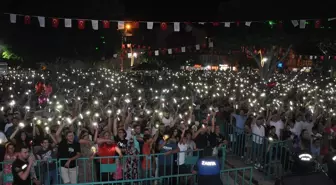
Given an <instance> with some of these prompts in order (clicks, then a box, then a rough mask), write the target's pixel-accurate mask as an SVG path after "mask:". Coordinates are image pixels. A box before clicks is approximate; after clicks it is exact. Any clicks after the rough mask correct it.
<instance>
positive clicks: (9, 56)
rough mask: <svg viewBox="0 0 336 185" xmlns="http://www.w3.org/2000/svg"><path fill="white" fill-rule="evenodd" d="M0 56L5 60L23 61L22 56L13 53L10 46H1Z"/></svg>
mask: <svg viewBox="0 0 336 185" xmlns="http://www.w3.org/2000/svg"><path fill="white" fill-rule="evenodd" d="M0 51H1V58H3V59H6V60H19V61H23V58H22V57H20V56H18V55H17V54H15V53H14V52H13V51H12V50H11V49H10V48H8V47H6V46H3V47H2V48H1V50H0Z"/></svg>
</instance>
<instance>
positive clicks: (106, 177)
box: [96, 131, 123, 181]
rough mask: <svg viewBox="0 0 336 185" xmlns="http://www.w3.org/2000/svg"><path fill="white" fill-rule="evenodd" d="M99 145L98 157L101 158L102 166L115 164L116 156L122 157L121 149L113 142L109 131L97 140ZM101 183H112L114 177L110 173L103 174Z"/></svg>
mask: <svg viewBox="0 0 336 185" xmlns="http://www.w3.org/2000/svg"><path fill="white" fill-rule="evenodd" d="M96 142H97V144H98V153H97V154H98V156H99V157H101V159H99V162H100V164H114V163H115V158H114V157H115V155H116V154H118V155H119V156H120V157H122V156H123V155H122V152H121V150H120V148H119V147H118V146H117V145H116V144H115V142H113V141H112V140H111V133H110V132H108V131H104V132H103V133H102V138H100V139H97V141H96ZM100 180H101V181H111V180H112V177H111V176H110V174H109V173H101V179H100Z"/></svg>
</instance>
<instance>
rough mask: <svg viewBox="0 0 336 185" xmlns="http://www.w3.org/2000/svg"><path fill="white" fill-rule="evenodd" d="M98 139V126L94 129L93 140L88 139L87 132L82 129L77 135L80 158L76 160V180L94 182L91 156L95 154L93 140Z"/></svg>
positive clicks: (93, 167)
mask: <svg viewBox="0 0 336 185" xmlns="http://www.w3.org/2000/svg"><path fill="white" fill-rule="evenodd" d="M97 139H98V128H97V127H96V129H95V134H94V140H93V141H92V140H90V136H89V132H88V131H87V130H84V129H83V130H82V131H81V133H80V135H79V144H80V149H81V151H80V153H81V158H84V159H80V160H79V161H78V182H79V183H88V182H95V180H96V174H95V166H94V165H93V157H94V155H95V154H96V147H95V145H94V144H95V142H94V141H97Z"/></svg>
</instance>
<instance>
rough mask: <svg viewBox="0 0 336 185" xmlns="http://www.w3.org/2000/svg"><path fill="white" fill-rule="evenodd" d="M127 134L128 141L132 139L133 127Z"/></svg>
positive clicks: (128, 129) (129, 128)
mask: <svg viewBox="0 0 336 185" xmlns="http://www.w3.org/2000/svg"><path fill="white" fill-rule="evenodd" d="M126 134H127V136H126V139H127V140H129V139H131V137H132V128H131V127H128V128H127V130H126Z"/></svg>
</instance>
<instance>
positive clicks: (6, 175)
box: [3, 143, 16, 185]
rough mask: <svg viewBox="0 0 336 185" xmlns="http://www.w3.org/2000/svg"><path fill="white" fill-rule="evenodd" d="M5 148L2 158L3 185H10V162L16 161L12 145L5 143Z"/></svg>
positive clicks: (11, 177)
mask: <svg viewBox="0 0 336 185" xmlns="http://www.w3.org/2000/svg"><path fill="white" fill-rule="evenodd" d="M5 148H6V153H5V158H4V169H3V180H4V185H12V181H13V176H12V175H11V174H12V162H13V161H14V160H15V159H16V154H15V153H14V145H13V144H12V143H7V144H6V146H5Z"/></svg>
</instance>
